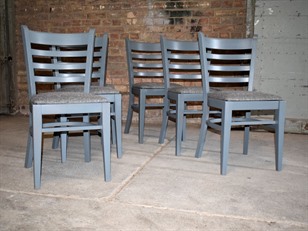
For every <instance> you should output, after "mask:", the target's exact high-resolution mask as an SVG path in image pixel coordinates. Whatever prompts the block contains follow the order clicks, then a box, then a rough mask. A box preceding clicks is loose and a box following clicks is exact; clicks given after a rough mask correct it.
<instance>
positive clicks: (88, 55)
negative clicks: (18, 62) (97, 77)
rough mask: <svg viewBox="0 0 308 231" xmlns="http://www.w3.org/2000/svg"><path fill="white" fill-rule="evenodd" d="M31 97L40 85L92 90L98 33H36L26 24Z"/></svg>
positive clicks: (25, 37)
mask: <svg viewBox="0 0 308 231" xmlns="http://www.w3.org/2000/svg"><path fill="white" fill-rule="evenodd" d="M21 29H22V37H23V43H24V53H25V61H26V69H27V76H28V86H29V87H28V89H29V96H33V95H35V94H37V83H50V84H59V83H78V82H81V83H83V84H84V92H89V91H90V80H91V74H92V63H93V51H94V36H95V30H94V29H90V30H89V32H86V33H49V32H39V31H32V30H30V29H29V28H28V27H27V26H25V25H22V26H21Z"/></svg>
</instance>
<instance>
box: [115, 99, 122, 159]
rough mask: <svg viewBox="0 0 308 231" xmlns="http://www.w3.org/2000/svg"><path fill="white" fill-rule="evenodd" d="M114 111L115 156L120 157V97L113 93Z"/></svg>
mask: <svg viewBox="0 0 308 231" xmlns="http://www.w3.org/2000/svg"><path fill="white" fill-rule="evenodd" d="M114 111H115V130H116V131H115V134H116V145H117V157H118V158H121V157H122V99H121V95H120V94H117V95H115V103H114Z"/></svg>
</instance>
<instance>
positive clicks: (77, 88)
mask: <svg viewBox="0 0 308 231" xmlns="http://www.w3.org/2000/svg"><path fill="white" fill-rule="evenodd" d="M57 91H60V92H65V91H66V92H82V91H83V86H81V85H66V86H64V87H62V88H60V89H58V90H57ZM90 92H91V93H93V94H98V95H99V94H118V93H119V91H118V90H116V89H115V88H114V86H113V85H107V86H96V85H93V86H91V88H90Z"/></svg>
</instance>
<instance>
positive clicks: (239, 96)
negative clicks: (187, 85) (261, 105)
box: [208, 91, 282, 101]
mask: <svg viewBox="0 0 308 231" xmlns="http://www.w3.org/2000/svg"><path fill="white" fill-rule="evenodd" d="M208 98H213V99H220V100H228V101H256V100H257V101H258V100H261V101H271V100H282V98H281V97H280V96H277V95H272V94H267V93H263V92H258V91H220V92H209V93H208Z"/></svg>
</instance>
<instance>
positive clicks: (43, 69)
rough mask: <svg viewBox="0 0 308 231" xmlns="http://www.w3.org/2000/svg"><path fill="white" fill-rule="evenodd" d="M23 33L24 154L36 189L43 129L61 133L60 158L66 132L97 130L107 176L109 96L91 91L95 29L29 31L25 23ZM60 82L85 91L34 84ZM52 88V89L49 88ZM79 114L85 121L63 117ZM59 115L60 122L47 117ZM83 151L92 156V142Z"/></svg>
mask: <svg viewBox="0 0 308 231" xmlns="http://www.w3.org/2000/svg"><path fill="white" fill-rule="evenodd" d="M21 29H22V37H23V45H24V54H25V63H26V70H27V77H28V92H29V102H30V117H29V120H30V123H29V125H30V126H29V136H28V146H27V149H28V151H27V154H28V158H26V160H28V161H29V162H30V163H25V165H26V167H31V166H32V161H33V176H34V188H35V189H39V188H40V187H41V164H42V163H41V158H42V156H41V151H42V139H43V136H42V134H43V133H47V132H51V133H53V132H60V133H61V157H62V161H65V158H66V151H67V150H66V149H67V143H66V140H67V133H68V132H70V131H91V130H96V131H100V132H101V134H102V136H101V143H102V149H103V159H104V174H105V176H104V178H105V181H110V180H111V169H110V103H109V101H108V100H107V99H105V98H103V97H101V96H97V95H94V94H90V93H89V91H90V80H91V73H92V63H93V49H94V36H95V31H94V30H93V29H91V30H90V31H89V32H88V33H73V34H70V33H67V34H63V33H47V32H37V31H31V30H29V29H28V27H27V26H25V25H23V26H22V27H21ZM58 83H83V84H84V91H83V92H55V91H50V90H48V88H45V89H44V88H43V89H44V92H41V91H40V90H41V89H42V88H38V86H42V85H47V84H51V85H54V84H58ZM49 89H50V88H49ZM91 113H98V114H100V116H101V118H102V119H101V120H100V121H99V122H98V123H92V122H90V121H89V116H88V115H90V114H91ZM65 114H78V115H80V114H83V115H84V116H83V120H82V121H80V122H78V121H75V122H71V121H67V120H66V118H65V117H61V115H65ZM46 115H47V116H49V115H58V116H60V118H61V120H59V121H51V122H50V120H49V121H48V120H45V117H46ZM85 155H90V144H88V143H86V144H85Z"/></svg>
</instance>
